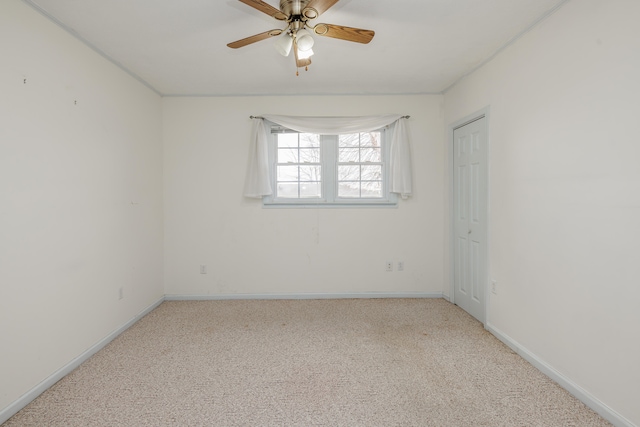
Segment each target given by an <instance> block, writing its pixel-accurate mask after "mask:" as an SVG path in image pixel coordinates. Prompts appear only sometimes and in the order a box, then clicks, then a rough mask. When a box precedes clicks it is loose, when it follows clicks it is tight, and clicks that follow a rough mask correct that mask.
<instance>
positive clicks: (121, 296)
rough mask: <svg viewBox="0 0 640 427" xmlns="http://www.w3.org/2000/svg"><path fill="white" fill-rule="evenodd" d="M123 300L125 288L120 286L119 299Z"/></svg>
mask: <svg viewBox="0 0 640 427" xmlns="http://www.w3.org/2000/svg"><path fill="white" fill-rule="evenodd" d="M123 298H124V288H123V287H122V286H120V289H118V299H123Z"/></svg>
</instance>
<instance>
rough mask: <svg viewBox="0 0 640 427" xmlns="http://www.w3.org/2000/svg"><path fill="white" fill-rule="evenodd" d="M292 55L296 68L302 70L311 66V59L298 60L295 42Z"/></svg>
mask: <svg viewBox="0 0 640 427" xmlns="http://www.w3.org/2000/svg"><path fill="white" fill-rule="evenodd" d="M293 54H294V55H295V57H296V67H298V68H302V67H307V66H309V65H310V64H311V58H306V59H302V58H298V43H296V42H295V41H294V42H293Z"/></svg>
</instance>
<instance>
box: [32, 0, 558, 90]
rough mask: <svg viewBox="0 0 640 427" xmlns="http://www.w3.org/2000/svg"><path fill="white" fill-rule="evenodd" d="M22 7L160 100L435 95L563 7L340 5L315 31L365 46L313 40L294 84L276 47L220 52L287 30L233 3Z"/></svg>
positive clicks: (538, 0)
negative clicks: (356, 39) (362, 32)
mask: <svg viewBox="0 0 640 427" xmlns="http://www.w3.org/2000/svg"><path fill="white" fill-rule="evenodd" d="M24 1H25V2H27V3H28V4H31V5H32V6H34V7H35V8H36V9H38V10H40V11H41V12H43V13H44V14H45V15H47V16H49V17H50V18H51V19H52V20H54V21H55V22H57V23H58V24H60V25H61V26H62V27H64V28H65V29H67V30H68V31H70V32H72V33H74V34H75V35H76V36H77V37H79V38H80V39H82V40H83V41H85V42H86V43H87V44H89V45H90V46H92V47H93V48H94V49H95V50H97V51H99V52H101V53H102V54H103V55H105V56H106V57H108V58H109V59H111V60H112V61H113V62H115V63H117V64H119V65H120V66H121V67H122V68H124V69H125V70H127V71H128V72H129V73H131V74H132V75H134V76H136V77H137V78H139V79H140V80H142V81H144V82H145V83H146V84H147V85H148V86H150V87H152V88H153V89H154V90H156V91H157V92H158V93H160V94H162V95H282V94H413V93H440V92H442V91H443V90H445V89H447V88H448V87H449V86H451V85H452V84H453V83H455V82H456V81H457V80H459V79H460V78H462V77H463V76H464V75H466V74H467V73H469V72H470V71H472V70H474V69H475V68H477V67H478V66H479V65H481V64H482V63H483V62H485V61H486V60H488V59H490V58H491V57H492V56H493V55H494V54H495V53H496V52H498V51H499V50H500V49H501V48H503V47H504V46H505V45H507V44H509V43H510V41H512V40H513V39H514V38H517V37H518V36H519V35H521V34H522V33H523V32H525V31H527V30H528V29H529V28H531V26H532V25H535V24H536V23H537V22H539V21H540V20H541V19H542V18H544V17H545V16H548V15H549V14H550V13H552V12H553V11H555V10H556V9H557V8H558V7H560V5H561V4H563V3H565V2H566V1H567V0H341V1H339V2H338V3H337V4H336V5H335V6H333V7H332V8H331V9H329V10H328V11H327V12H325V13H324V14H323V15H322V16H320V17H319V18H318V19H316V20H314V21H311V22H312V23H313V24H316V23H319V22H325V23H330V24H337V25H344V26H350V27H357V28H365V29H371V30H374V31H375V32H376V35H375V37H374V39H373V41H371V43H369V44H367V45H363V44H360V43H352V42H347V41H343V40H336V39H331V38H328V37H319V36H315V37H314V38H315V39H316V43H315V46H314V47H313V50H314V51H315V56H313V57H312V60H313V63H312V64H311V65H310V66H309V71H307V72H305V71H304V70H300V76H299V77H296V75H295V72H296V68H295V63H294V59H293V57H292V55H291V56H290V57H288V58H285V57H282V56H280V55H279V54H278V53H277V52H276V51H275V49H274V48H273V46H272V44H273V40H264V41H261V42H258V43H254V44H252V45H249V46H246V47H243V48H241V49H230V48H228V47H227V46H226V44H227V43H229V42H232V41H235V40H238V39H242V38H244V37H248V36H250V35H254V34H258V33H262V32H263V31H267V30H270V29H275V28H283V27H284V25H283V24H282V23H281V22H280V21H276V20H275V19H273V18H271V17H269V16H268V15H266V14H263V13H261V12H258V11H257V10H255V9H253V8H251V7H249V6H247V5H245V4H243V3H241V2H240V1H238V0H222V1H220V0H108V1H105V0H24ZM266 2H267V3H269V4H271V5H272V6H275V7H276V8H277V7H278V0H266Z"/></svg>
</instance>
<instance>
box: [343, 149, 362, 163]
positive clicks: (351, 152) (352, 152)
mask: <svg viewBox="0 0 640 427" xmlns="http://www.w3.org/2000/svg"><path fill="white" fill-rule="evenodd" d="M338 161H339V162H340V163H349V162H359V161H360V149H359V148H341V149H340V152H339V153H338Z"/></svg>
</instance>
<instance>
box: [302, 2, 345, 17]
mask: <svg viewBox="0 0 640 427" xmlns="http://www.w3.org/2000/svg"><path fill="white" fill-rule="evenodd" d="M338 1H339V0H311V1H310V2H309V4H307V7H306V8H305V9H308V8H311V9H315V10H316V11H317V12H318V16H320V15H322V14H323V13H325V12H326V11H327V9H329V8H330V7H331V6H333V5H334V4H336V3H338ZM316 18H317V16H316ZM309 19H313V18H311V17H309Z"/></svg>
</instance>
